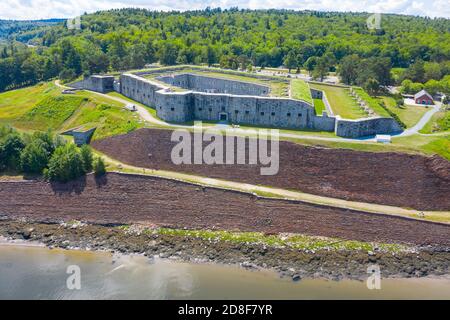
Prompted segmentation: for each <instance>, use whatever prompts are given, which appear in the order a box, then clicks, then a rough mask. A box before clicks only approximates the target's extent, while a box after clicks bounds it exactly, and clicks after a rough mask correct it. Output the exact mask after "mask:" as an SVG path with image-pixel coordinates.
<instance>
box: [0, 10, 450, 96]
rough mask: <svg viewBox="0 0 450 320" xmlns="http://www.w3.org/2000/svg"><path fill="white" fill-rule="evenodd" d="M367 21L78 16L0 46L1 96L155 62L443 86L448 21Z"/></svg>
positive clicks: (373, 84)
mask: <svg viewBox="0 0 450 320" xmlns="http://www.w3.org/2000/svg"><path fill="white" fill-rule="evenodd" d="M368 16H369V14H363V13H336V12H330V13H327V12H312V11H300V12H299V11H288V10H257V11H254V10H239V9H237V8H234V9H228V10H221V9H220V8H217V9H209V8H208V9H206V10H202V11H188V12H182V13H181V12H155V11H148V10H144V9H117V10H110V11H102V12H97V13H94V14H85V15H83V16H82V17H81V30H69V29H67V28H66V27H65V25H64V24H63V23H60V24H58V25H56V26H50V27H49V26H45V27H43V28H37V29H36V28H35V29H32V30H27V31H25V32H22V33H20V32H19V33H18V34H17V35H16V36H15V39H16V40H19V41H20V40H24V39H27V41H28V40H29V41H31V42H32V43H33V44H36V45H37V47H35V48H29V47H25V48H24V47H20V46H15V45H12V44H9V45H4V46H3V47H0V91H1V90H8V89H12V88H15V87H20V86H23V85H28V84H32V83H35V82H38V81H42V80H46V79H50V78H52V77H56V76H59V77H61V78H62V79H66V80H69V79H73V78H75V77H78V76H80V75H89V74H92V73H101V72H107V71H110V70H125V69H134V68H142V67H144V66H145V65H146V64H148V63H153V62H160V63H162V64H165V65H173V64H208V65H212V64H220V65H221V66H222V67H224V68H231V69H238V68H241V69H249V68H251V67H252V66H258V67H279V66H282V65H284V66H286V67H287V68H289V69H294V70H299V69H306V70H308V71H309V72H311V74H312V75H313V76H314V77H315V78H319V79H320V78H323V77H324V76H325V75H326V74H327V73H328V72H330V71H331V72H333V71H337V72H338V73H339V74H341V76H342V78H343V81H344V82H346V83H349V84H357V85H363V86H365V87H366V88H368V89H370V91H373V90H375V91H376V90H377V89H378V88H379V86H380V85H388V84H392V83H394V82H397V83H401V82H402V81H404V80H405V79H410V80H411V82H412V83H418V82H419V83H425V82H427V81H430V80H434V81H437V82H438V89H441V88H442V87H443V86H445V81H447V80H449V79H448V77H447V80H444V78H445V76H446V75H448V74H449V69H450V65H449V61H450V20H448V19H444V18H438V19H430V18H423V17H412V16H402V15H383V17H382V21H381V28H382V29H380V30H369V29H368V28H367V26H366V19H367V17H368ZM392 68H396V69H398V70H401V72H400V74H399V75H398V77H396V78H393V77H392V72H391V71H392V70H391V69H392ZM399 68H402V69H399ZM447 82H450V81H447ZM447 89H448V88H447ZM447 89H445V90H447Z"/></svg>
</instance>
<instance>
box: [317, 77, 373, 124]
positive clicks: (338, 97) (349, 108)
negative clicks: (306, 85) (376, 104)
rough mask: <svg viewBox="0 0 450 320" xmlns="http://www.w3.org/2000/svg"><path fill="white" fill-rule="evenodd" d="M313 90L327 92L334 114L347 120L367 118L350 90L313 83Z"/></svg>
mask: <svg viewBox="0 0 450 320" xmlns="http://www.w3.org/2000/svg"><path fill="white" fill-rule="evenodd" d="M310 86H311V88H314V89H317V90H322V91H324V92H325V94H326V96H327V98H328V102H329V103H330V105H331V109H332V110H333V112H334V114H336V115H340V116H341V117H342V118H345V119H358V118H364V117H367V114H366V112H365V111H364V110H362V109H361V108H360V107H359V105H358V103H357V102H356V100H355V99H353V98H352V97H351V96H350V90H349V89H347V88H344V87H339V86H331V85H326V84H317V83H311V84H310Z"/></svg>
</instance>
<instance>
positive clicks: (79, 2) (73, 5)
mask: <svg viewBox="0 0 450 320" xmlns="http://www.w3.org/2000/svg"><path fill="white" fill-rule="evenodd" d="M207 6H209V7H212V8H215V7H221V8H229V7H236V6H238V7H239V8H250V9H264V8H266V9H267V8H278V9H279V8H286V9H298V10H305V9H310V10H323V11H360V12H361V11H364V12H380V13H398V14H411V15H420V16H430V17H445V18H450V6H449V3H448V0H431V1H430V0H365V1H360V0H340V1H336V0H109V1H108V0H1V2H0V19H22V20H24V19H46V18H68V17H74V16H77V15H80V14H82V13H84V12H94V11H98V10H107V9H112V8H126V7H141V8H147V9H152V10H164V11H167V10H182V11H184V10H193V9H204V8H205V7H207Z"/></svg>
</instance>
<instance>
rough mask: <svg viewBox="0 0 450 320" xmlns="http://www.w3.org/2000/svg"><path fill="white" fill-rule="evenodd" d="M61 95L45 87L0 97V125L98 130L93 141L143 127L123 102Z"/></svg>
mask: <svg viewBox="0 0 450 320" xmlns="http://www.w3.org/2000/svg"><path fill="white" fill-rule="evenodd" d="M60 91H61V89H60V88H57V87H56V86H55V85H54V84H53V83H45V84H39V85H36V86H32V87H27V88H24V89H19V90H14V91H8V92H4V93H0V124H8V125H11V126H13V127H16V128H18V129H20V130H25V131H28V130H47V129H52V130H55V131H56V132H62V131H65V130H67V129H70V128H73V127H76V126H80V125H89V126H90V127H92V126H95V127H97V130H96V131H95V133H94V136H93V139H94V140H95V139H100V138H103V137H107V136H111V135H115V134H122V133H127V132H130V131H131V130H134V129H136V128H140V127H143V126H144V124H143V122H142V121H141V120H140V118H139V116H138V115H137V114H136V113H132V112H130V111H128V110H125V109H124V108H123V104H122V103H120V102H117V101H114V100H111V99H108V98H105V97H102V96H99V95H96V94H94V93H91V92H86V91H80V92H77V93H76V94H64V95H63V94H61V93H60Z"/></svg>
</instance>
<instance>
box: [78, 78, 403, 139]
mask: <svg viewBox="0 0 450 320" xmlns="http://www.w3.org/2000/svg"><path fill="white" fill-rule="evenodd" d="M141 75H142V74H140V75H137V74H131V73H123V74H121V75H120V79H119V80H118V81H117V80H115V79H114V77H113V76H91V77H89V78H87V79H85V80H82V81H80V82H77V83H74V84H72V86H73V87H76V88H84V89H89V90H93V91H97V92H103V93H104V92H108V91H112V90H115V91H117V92H119V93H121V94H123V95H124V96H126V97H128V98H131V99H133V100H135V101H138V102H140V103H142V104H144V105H147V106H149V107H152V108H155V109H156V112H157V115H158V117H159V118H161V119H162V120H164V121H167V122H175V123H183V122H189V121H193V120H201V121H213V122H220V121H223V122H230V123H233V124H243V125H249V126H261V127H275V128H286V129H303V130H319V131H330V132H332V131H334V132H335V133H336V135H338V136H342V137H349V138H359V137H366V136H371V135H375V134H389V133H396V132H400V131H401V127H400V126H399V125H398V123H397V122H396V121H395V120H394V119H392V118H382V117H374V118H365V119H358V120H347V119H341V118H340V117H339V116H330V115H328V114H327V112H323V114H322V115H317V114H316V112H315V109H314V106H313V105H312V104H311V103H309V102H306V101H303V100H297V99H292V98H281V97H271V96H269V93H270V88H269V86H265V85H262V84H256V83H252V82H245V81H237V80H231V79H225V78H219V77H211V76H205V75H199V74H193V73H172V74H165V75H161V76H157V77H156V78H155V80H150V79H146V78H144V77H142V76H141ZM311 94H312V97H313V98H319V99H325V100H326V97H325V95H324V94H323V93H322V91H318V90H314V89H311ZM324 102H325V103H326V104H328V101H324Z"/></svg>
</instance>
